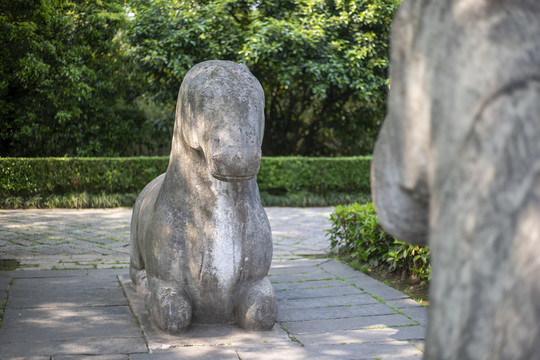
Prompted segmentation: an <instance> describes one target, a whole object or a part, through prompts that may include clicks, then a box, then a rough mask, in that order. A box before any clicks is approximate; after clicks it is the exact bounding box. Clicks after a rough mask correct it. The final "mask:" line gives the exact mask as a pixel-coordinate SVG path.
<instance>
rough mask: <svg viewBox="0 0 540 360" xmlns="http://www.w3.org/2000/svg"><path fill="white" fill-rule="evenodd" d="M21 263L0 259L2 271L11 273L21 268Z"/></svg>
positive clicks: (14, 260) (0, 269)
mask: <svg viewBox="0 0 540 360" xmlns="http://www.w3.org/2000/svg"><path fill="white" fill-rule="evenodd" d="M19 265H20V262H19V260H16V259H0V271H11V270H15V269H17V268H18V267H19Z"/></svg>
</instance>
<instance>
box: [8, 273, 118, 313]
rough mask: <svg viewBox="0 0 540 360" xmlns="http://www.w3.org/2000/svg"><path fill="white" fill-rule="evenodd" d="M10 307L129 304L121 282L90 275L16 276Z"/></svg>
mask: <svg viewBox="0 0 540 360" xmlns="http://www.w3.org/2000/svg"><path fill="white" fill-rule="evenodd" d="M9 297H10V301H9V302H8V308H9V307H18V308H25V307H60V308H62V307H81V306H114V305H126V304H127V303H126V299H125V297H124V294H123V293H122V289H121V288H120V285H119V284H118V282H117V281H116V282H114V281H109V282H102V280H101V279H91V278H89V277H86V276H84V277H67V278H29V279H26V278H24V279H15V280H14V283H13V285H12V287H11V290H10V294H9Z"/></svg>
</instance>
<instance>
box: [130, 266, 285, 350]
mask: <svg viewBox="0 0 540 360" xmlns="http://www.w3.org/2000/svg"><path fill="white" fill-rule="evenodd" d="M120 280H121V283H122V285H123V287H124V291H125V293H126V296H127V298H128V301H129V304H130V306H131V310H132V311H133V314H134V315H135V316H136V317H137V320H138V323H139V324H140V325H141V327H142V329H143V332H144V335H145V338H146V339H147V342H148V347H149V349H150V350H151V351H154V350H165V349H169V348H173V347H181V348H191V347H200V348H201V349H203V350H204V348H205V347H206V348H208V347H221V348H223V349H224V351H225V352H227V350H226V348H227V347H229V346H233V347H239V346H242V347H253V348H257V347H275V346H285V345H287V344H289V343H290V342H291V341H290V339H289V337H288V336H287V333H286V332H285V331H284V330H282V329H280V328H279V326H274V327H273V328H272V330H270V331H264V332H260V331H248V330H245V329H242V328H240V327H238V326H236V325H234V324H191V325H190V326H189V327H188V329H187V330H186V331H185V332H184V333H183V334H182V335H181V336H178V335H173V334H168V333H165V332H163V331H161V330H159V329H158V328H157V327H155V325H153V324H152V322H151V320H150V316H149V314H148V312H147V311H146V310H145V306H144V300H143V299H142V298H141V297H140V296H138V295H137V293H136V290H135V288H134V286H133V285H132V282H131V280H130V279H129V277H127V276H123V277H120Z"/></svg>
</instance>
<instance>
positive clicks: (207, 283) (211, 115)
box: [130, 61, 277, 333]
mask: <svg viewBox="0 0 540 360" xmlns="http://www.w3.org/2000/svg"><path fill="white" fill-rule="evenodd" d="M263 129H264V93H263V89H262V87H261V85H260V83H259V82H258V81H257V79H256V78H255V77H254V76H253V75H252V74H251V73H250V72H249V70H248V69H247V68H246V67H245V66H244V65H239V64H236V63H233V62H228V61H207V62H203V63H200V64H198V65H196V66H194V67H193V68H192V69H191V70H190V71H189V72H188V73H187V75H186V76H185V78H184V81H183V82H182V85H181V87H180V92H179V95H178V104H177V110H176V120H175V125H174V135H173V140H172V150H171V156H170V161H169V166H168V168H167V172H166V173H165V174H163V175H161V176H159V177H157V178H156V179H154V180H153V181H152V182H150V183H149V184H148V185H147V186H146V187H145V188H144V190H143V191H142V192H141V194H140V195H139V197H138V199H137V202H136V203H135V207H134V209H133V216H132V221H131V266H130V274H131V279H132V281H133V283H134V284H135V285H136V286H137V290H138V291H139V292H141V293H143V294H146V307H147V309H148V311H149V313H150V316H151V318H152V320H153V322H154V323H155V324H156V325H157V326H158V327H159V328H161V329H162V330H164V331H167V332H169V333H181V332H182V331H184V330H185V329H186V328H187V326H188V325H189V324H190V322H192V321H193V322H198V323H232V322H236V323H237V324H238V325H239V326H241V327H243V328H246V329H251V330H270V329H271V328H272V326H273V325H274V322H275V320H276V315H277V302H276V298H275V294H274V290H273V288H272V285H271V284H270V281H269V280H268V278H267V277H266V275H267V273H268V270H269V268H270V262H271V260H272V235H271V232H270V225H269V222H268V218H267V216H266V213H265V211H264V209H263V207H262V205H261V201H260V197H259V189H258V187H257V182H256V178H255V176H256V175H257V173H258V171H259V166H260V160H261V144H262V139H263Z"/></svg>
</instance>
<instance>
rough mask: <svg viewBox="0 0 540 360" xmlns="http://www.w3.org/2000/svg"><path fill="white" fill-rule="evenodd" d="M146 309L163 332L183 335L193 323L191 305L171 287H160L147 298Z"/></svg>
mask: <svg viewBox="0 0 540 360" xmlns="http://www.w3.org/2000/svg"><path fill="white" fill-rule="evenodd" d="M146 307H147V309H148V311H149V313H150V315H151V318H152V321H153V322H154V324H156V325H157V326H158V327H159V328H160V329H161V330H163V331H166V332H168V333H170V334H181V333H182V332H184V331H185V330H186V329H187V327H188V326H189V323H190V322H191V313H192V309H191V303H190V301H189V300H188V299H186V297H184V296H183V295H181V294H180V293H179V292H177V291H176V290H174V289H173V288H171V287H160V288H158V289H154V290H153V291H151V292H150V293H149V294H148V295H147V297H146Z"/></svg>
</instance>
